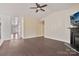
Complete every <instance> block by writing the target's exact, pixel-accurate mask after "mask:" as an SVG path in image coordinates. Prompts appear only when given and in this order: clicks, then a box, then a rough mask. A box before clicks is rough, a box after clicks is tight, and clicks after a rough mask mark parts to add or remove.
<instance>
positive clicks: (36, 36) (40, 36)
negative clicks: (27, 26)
mask: <svg viewBox="0 0 79 59" xmlns="http://www.w3.org/2000/svg"><path fill="white" fill-rule="evenodd" d="M41 36H43V35H39V36H29V37H23V39H29V38H35V37H41Z"/></svg>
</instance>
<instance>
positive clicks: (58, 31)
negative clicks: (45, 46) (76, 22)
mask: <svg viewBox="0 0 79 59" xmlns="http://www.w3.org/2000/svg"><path fill="white" fill-rule="evenodd" d="M75 11H77V10H75ZM73 12H74V10H72V9H68V10H62V11H58V12H54V13H52V14H51V15H49V16H47V17H45V18H43V19H44V20H45V30H44V35H45V37H47V38H51V39H55V40H59V41H64V42H68V43H69V42H70V29H69V27H70V26H71V25H70V15H71V14H72V13H73Z"/></svg>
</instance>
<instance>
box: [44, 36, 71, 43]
mask: <svg viewBox="0 0 79 59" xmlns="http://www.w3.org/2000/svg"><path fill="white" fill-rule="evenodd" d="M44 37H45V38H49V39H53V40H58V41H61V42H67V43H70V42H68V41H66V40H61V39H59V38H54V37H49V36H44Z"/></svg>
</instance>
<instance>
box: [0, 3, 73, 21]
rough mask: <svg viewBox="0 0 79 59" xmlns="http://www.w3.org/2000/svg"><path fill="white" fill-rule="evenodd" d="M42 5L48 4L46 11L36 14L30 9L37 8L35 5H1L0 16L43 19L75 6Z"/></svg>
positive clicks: (65, 4)
mask: <svg viewBox="0 0 79 59" xmlns="http://www.w3.org/2000/svg"><path fill="white" fill-rule="evenodd" d="M40 4H41V5H43V4H47V5H48V6H47V7H44V8H43V9H45V10H46V11H45V12H43V11H39V12H38V13H36V12H35V9H30V7H33V6H36V5H35V4H34V3H0V14H6V15H29V16H34V17H36V18H39V19H40V18H43V17H46V16H47V15H49V14H51V13H53V12H57V11H60V10H65V9H68V8H70V7H71V6H72V5H73V4H68V3H40Z"/></svg>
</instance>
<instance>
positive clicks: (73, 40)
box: [70, 27, 79, 51]
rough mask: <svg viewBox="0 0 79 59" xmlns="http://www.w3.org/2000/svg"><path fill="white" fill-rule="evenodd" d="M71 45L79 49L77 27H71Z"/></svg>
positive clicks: (78, 31)
mask: <svg viewBox="0 0 79 59" xmlns="http://www.w3.org/2000/svg"><path fill="white" fill-rule="evenodd" d="M70 43H71V46H72V47H73V48H75V49H76V50H77V51H79V28H78V27H77V28H71V41H70Z"/></svg>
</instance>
